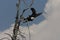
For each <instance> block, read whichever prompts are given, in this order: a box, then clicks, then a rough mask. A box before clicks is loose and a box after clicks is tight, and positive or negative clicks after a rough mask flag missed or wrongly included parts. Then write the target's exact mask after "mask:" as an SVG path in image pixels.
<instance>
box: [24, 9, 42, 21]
mask: <svg viewBox="0 0 60 40" xmlns="http://www.w3.org/2000/svg"><path fill="white" fill-rule="evenodd" d="M30 10H31V11H32V14H31V15H29V16H28V17H27V18H24V20H25V22H27V21H33V20H34V19H35V18H36V17H38V16H40V15H41V14H42V12H41V13H37V12H36V10H35V9H34V8H30Z"/></svg>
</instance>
